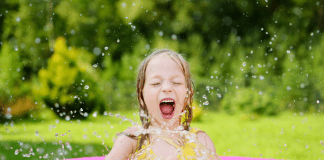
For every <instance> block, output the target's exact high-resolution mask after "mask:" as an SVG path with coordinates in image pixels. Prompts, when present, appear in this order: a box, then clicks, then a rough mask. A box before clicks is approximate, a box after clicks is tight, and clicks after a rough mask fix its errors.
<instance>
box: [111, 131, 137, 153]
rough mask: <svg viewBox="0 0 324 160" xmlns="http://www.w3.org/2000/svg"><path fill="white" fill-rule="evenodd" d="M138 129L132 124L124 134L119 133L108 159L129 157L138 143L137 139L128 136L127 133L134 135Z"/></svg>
mask: <svg viewBox="0 0 324 160" xmlns="http://www.w3.org/2000/svg"><path fill="white" fill-rule="evenodd" d="M137 130H138V128H137V127H136V126H132V127H129V128H127V129H126V130H125V131H124V132H123V134H119V135H118V137H117V139H116V140H115V141H114V146H113V148H112V150H111V151H110V152H109V154H108V156H107V157H106V159H127V157H128V156H129V155H130V154H131V153H133V152H134V151H135V148H136V144H137V140H136V139H134V138H131V137H130V136H127V134H131V135H134V134H135V133H136V131H137Z"/></svg>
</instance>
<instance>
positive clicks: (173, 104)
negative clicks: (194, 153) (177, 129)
mask: <svg viewBox="0 0 324 160" xmlns="http://www.w3.org/2000/svg"><path fill="white" fill-rule="evenodd" d="M185 83H186V81H185V76H184V75H183V73H182V71H181V68H180V62H179V61H177V60H173V59H171V57H170V56H169V55H167V54H160V55H157V56H156V57H154V58H152V59H151V60H150V62H149V63H148V65H147V68H146V73H145V84H144V88H143V96H144V102H145V104H146V106H147V110H148V112H149V114H150V116H151V118H153V119H154V120H153V122H152V125H159V126H161V124H164V123H166V124H168V122H169V121H170V120H171V119H174V123H173V125H175V126H176V125H179V124H180V122H179V115H180V113H181V111H182V110H183V108H184V104H185V103H184V101H185V97H186V84H185ZM169 127H171V126H169ZM169 127H168V128H169Z"/></svg>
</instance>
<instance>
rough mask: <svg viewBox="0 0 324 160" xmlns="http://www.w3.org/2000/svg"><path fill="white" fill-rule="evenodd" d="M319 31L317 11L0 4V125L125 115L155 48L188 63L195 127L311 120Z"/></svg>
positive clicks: (315, 6) (225, 3) (271, 4)
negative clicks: (287, 115)
mask: <svg viewBox="0 0 324 160" xmlns="http://www.w3.org/2000/svg"><path fill="white" fill-rule="evenodd" d="M323 24H324V18H323V1H318V0H310V1H306V0H287V1H278V0H264V1H263V0H262V1H254V0H244V1H235V0H217V1H213V0H201V1H198V0H190V1H183V0H171V1H170V0H156V1H153V0H141V1H138V0H93V1H83V0H72V1H71V0H44V1H42V0H25V1H20V0H10V1H9V0H2V1H0V75H1V76H0V97H1V98H0V122H2V123H4V124H6V123H7V124H11V122H19V123H22V122H25V121H30V122H35V123H36V121H38V119H39V117H41V116H40V115H46V114H45V113H47V112H52V113H53V114H54V115H55V116H54V117H52V119H56V118H59V119H60V120H61V121H62V120H63V121H64V120H73V119H75V120H77V119H79V120H84V119H87V118H88V117H91V115H93V114H98V115H104V113H107V112H105V111H108V112H110V111H115V112H117V111H126V110H135V109H137V108H138V104H137V102H136V93H135V89H136V88H135V78H136V75H137V71H136V70H137V67H138V65H139V63H140V61H141V60H143V59H144V58H145V56H146V55H147V54H149V53H150V52H151V51H152V50H153V49H155V48H170V49H173V50H175V51H177V52H179V53H183V55H184V56H185V57H186V59H187V60H188V61H189V63H190V66H191V71H192V74H193V78H194V82H195V87H196V90H195V106H196V108H199V109H198V110H197V112H196V113H198V112H199V114H197V116H196V117H203V116H201V115H202V114H204V113H206V111H209V110H212V111H214V112H221V113H222V114H223V113H228V114H230V115H233V116H238V115H240V114H245V115H246V117H248V119H250V120H256V121H259V119H262V118H265V117H264V116H266V117H269V116H270V117H271V116H274V118H276V117H277V118H278V117H279V116H280V114H281V113H284V112H286V111H288V112H291V113H297V114H310V115H312V114H315V115H318V114H320V115H321V114H322V113H323V110H324V106H323V100H324V85H323V82H324V74H323V69H322V68H324V59H323V57H322V55H323V54H322V46H323V45H324V36H323V35H322V31H323ZM208 113H209V112H208ZM37 115H38V116H37ZM200 119H202V118H195V120H196V121H198V122H199V121H200ZM278 119H280V118H278ZM320 120H322V119H319V120H318V121H314V123H319V122H320ZM198 122H197V123H198ZM205 122H206V121H205ZM199 123H202V124H204V122H199ZM38 124H39V123H38ZM283 124H285V123H283ZM39 125H42V124H39ZM205 125H207V124H205ZM209 125H212V123H209ZM233 125H234V124H233ZM234 126H235V125H234ZM236 127H237V124H236ZM273 127H277V128H278V126H273ZM290 127H291V126H290ZM5 128H6V127H5V126H4V127H1V132H0V133H1V134H3V132H6V130H5ZM45 128H46V125H45ZM255 128H257V126H256V127H255ZM320 130H321V131H322V130H323V128H321V129H320ZM314 133H315V131H314ZM296 134H297V133H296ZM298 134H299V133H298ZM0 136H1V135H0ZM20 138H21V137H20ZM20 138H18V137H17V139H20ZM29 138H31V137H29ZM17 139H16V141H17ZM2 140H3V139H2ZM213 140H214V142H215V140H216V139H213ZM290 140H291V139H290ZM44 141H48V142H49V141H51V140H50V139H45V140H44ZM317 141H318V140H317ZM314 143H315V142H314ZM316 143H319V142H316ZM221 147H222V146H221ZM222 149H224V148H222ZM222 149H221V150H222ZM240 152H242V150H241V151H236V152H230V154H232V153H233V155H241V154H239V153H240ZM258 154H259V153H258ZM242 155H244V154H242ZM252 155H253V156H254V154H251V156H252ZM244 156H250V155H247V154H245V155H244ZM270 157H274V156H273V155H271V156H270ZM279 157H280V156H279ZM293 157H295V156H292V155H290V156H288V158H293ZM0 158H1V157H0ZM282 158H286V157H282Z"/></svg>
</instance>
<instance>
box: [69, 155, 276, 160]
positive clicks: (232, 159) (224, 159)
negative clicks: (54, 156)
mask: <svg viewBox="0 0 324 160" xmlns="http://www.w3.org/2000/svg"><path fill="white" fill-rule="evenodd" d="M220 157H221V159H222V160H276V159H271V158H250V157H229V156H220ZM104 159H105V157H84V158H74V159H67V160H104Z"/></svg>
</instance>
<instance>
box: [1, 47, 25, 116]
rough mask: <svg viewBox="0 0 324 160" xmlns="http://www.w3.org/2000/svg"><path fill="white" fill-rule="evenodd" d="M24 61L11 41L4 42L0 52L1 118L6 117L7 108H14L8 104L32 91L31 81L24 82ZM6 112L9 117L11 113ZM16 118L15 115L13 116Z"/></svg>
mask: <svg viewBox="0 0 324 160" xmlns="http://www.w3.org/2000/svg"><path fill="white" fill-rule="evenodd" d="M22 72H23V71H22V62H21V61H20V57H19V55H18V52H17V51H15V50H14V48H13V47H12V46H11V45H10V44H9V43H4V44H3V45H2V49H1V52H0V75H1V76H0V97H1V98H0V118H1V119H2V118H4V115H5V113H6V110H8V109H9V110H12V109H11V108H10V107H11V106H8V104H10V103H11V104H13V103H14V102H15V101H16V99H17V98H18V97H23V96H25V95H27V94H28V93H30V88H29V85H30V84H29V83H28V82H24V81H25V77H23V76H22V75H23V73H22ZM9 113H10V112H9ZM9 113H8V114H6V115H7V117H6V118H8V119H11V118H12V115H11V114H9ZM13 118H15V117H13Z"/></svg>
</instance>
